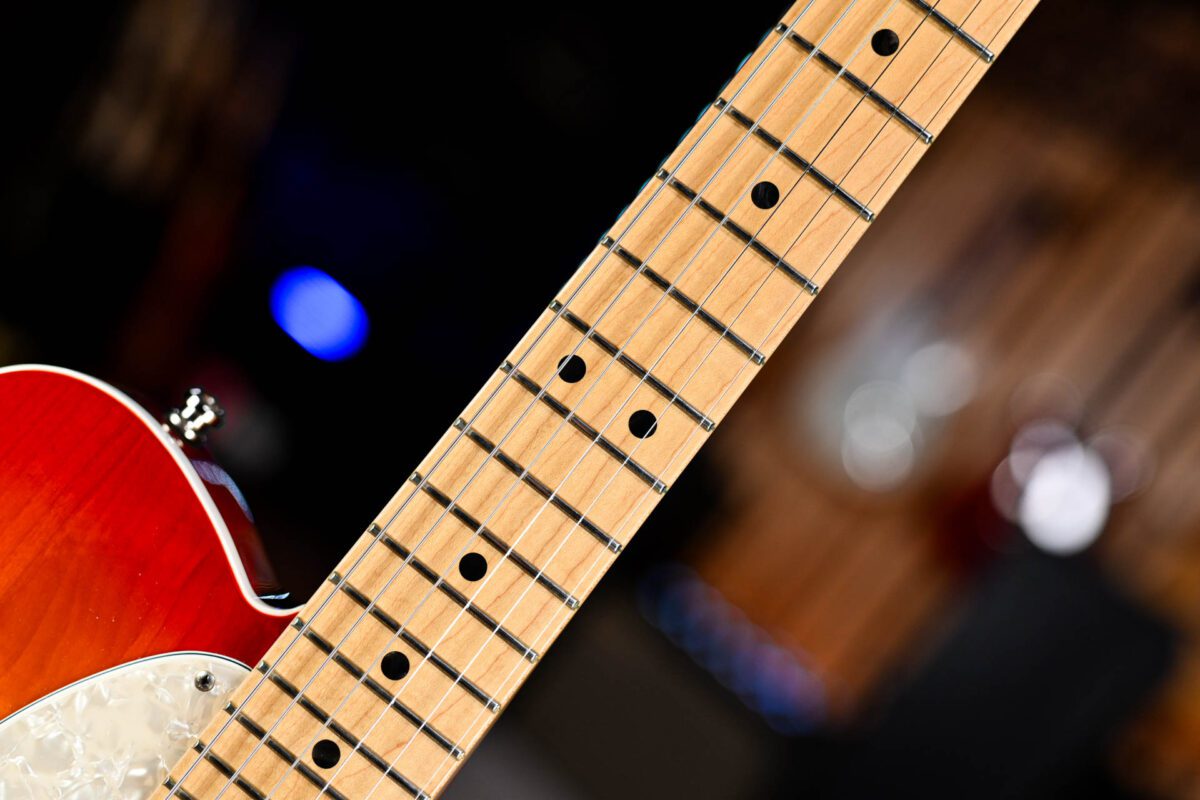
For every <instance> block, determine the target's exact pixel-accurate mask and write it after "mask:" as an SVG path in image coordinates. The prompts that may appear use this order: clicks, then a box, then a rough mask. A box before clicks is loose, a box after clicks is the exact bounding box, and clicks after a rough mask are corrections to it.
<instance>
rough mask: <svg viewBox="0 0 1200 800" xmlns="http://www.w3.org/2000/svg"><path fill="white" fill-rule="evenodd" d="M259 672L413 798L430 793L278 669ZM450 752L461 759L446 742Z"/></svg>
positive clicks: (261, 667) (262, 667)
mask: <svg viewBox="0 0 1200 800" xmlns="http://www.w3.org/2000/svg"><path fill="white" fill-rule="evenodd" d="M258 671H259V672H261V673H262V674H263V675H264V676H266V679H267V680H269V681H270V682H271V683H273V684H275V686H276V687H277V688H278V689H279V690H280V691H282V692H283V693H284V694H285V695H287V696H288V697H290V698H291V699H292V701H293V702H295V703H296V704H297V705H298V706H299V707H300V708H302V709H304V710H305V711H307V712H308V713H309V714H310V715H312V717H313V719H315V720H316V721H317V722H319V723H321V725H322V726H323V727H325V728H327V729H328V730H329V731H331V732H332V733H333V734H334V735H335V736H337V737H338V738H339V739H341V740H342V741H343V742H344V743H345V744H346V745H348V746H349V747H351V748H352V749H353V750H354V751H355V752H357V753H358V754H359V755H361V756H362V757H363V758H365V759H366V760H367V761H368V762H369V763H370V764H371V766H373V767H375V768H376V769H377V770H379V771H380V772H381V773H382V774H383V775H384V776H385V777H386V778H388V779H389V780H390V781H392V782H393V783H395V784H396V785H398V786H400V787H401V788H403V789H404V790H405V791H406V792H408V793H409V794H411V795H412V796H413V797H419V798H425V797H428V795H426V794H425V792H423V791H421V789H420V788H418V787H417V785H416V784H415V783H413V782H412V781H410V780H409V779H408V778H406V777H404V776H403V775H401V774H400V773H399V772H397V771H396V770H394V769H392V768H391V766H390V765H389V764H388V762H387V761H386V760H385V759H384V758H383V757H382V756H380V755H379V754H378V753H376V752H375V751H374V750H372V749H371V748H370V747H368V746H367V745H366V743H364V742H363V741H362V740H361V739H359V738H358V737H357V736H355V735H354V734H353V733H351V732H350V731H349V730H347V729H346V727H345V726H344V725H342V724H341V723H339V722H338V721H337V720H336V719H333V718H332V717H330V716H329V714H328V712H326V711H325V710H324V709H323V708H321V707H320V706H319V705H317V704H316V703H314V702H313V701H312V700H310V699H309V698H307V697H306V696H305V695H304V694H303V693H302V692H301V691H300V690H299V689H298V688H296V687H295V686H294V685H292V683H291V682H290V681H288V680H287V679H285V678H283V677H282V676H280V675H279V673H278V672H273V671H272V670H271V669H270V667H269V665H268V664H267V663H266V662H265V661H264V662H262V663H261V664H259V666H258ZM446 746H447V748H448V751H449V752H450V754H451V755H453V756H454V758H455V760H462V758H463V755H464V754H463V752H462V751H461V750H459V749H458V748H457V747H454V746H453V745H449V744H447V745H446Z"/></svg>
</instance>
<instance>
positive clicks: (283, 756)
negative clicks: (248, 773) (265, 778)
mask: <svg viewBox="0 0 1200 800" xmlns="http://www.w3.org/2000/svg"><path fill="white" fill-rule="evenodd" d="M222 710H223V711H224V712H225V713H226V714H228V715H229V718H230V720H231V721H236V722H237V723H238V724H239V725H241V726H242V727H243V728H245V729H246V730H248V731H250V734H251V735H252V736H254V737H255V738H256V739H259V740H261V741H262V742H263V743H264V744H266V746H267V749H268V750H270V751H271V752H272V753H274V754H275V755H276V756H277V757H279V759H280V760H282V761H284V762H288V763H290V764H291V765H292V766H291V767H290V768H289V769H295V770H296V771H297V772H299V773H300V774H301V775H302V776H304V778H305V780H307V781H308V782H309V783H311V784H312V785H313V786H316V787H317V788H318V789H319V790H321V791H322V792H323V793H325V794H328V795H329V796H330V797H332V798H334V800H350V798H348V797H346V796H345V795H344V794H342V793H341V792H339V791H338V790H337V789H334V788H333V787H332V786H329V785H327V784H325V783H324V782H323V781H322V780H321V776H320V775H318V774H317V773H315V772H313V771H312V768H311V767H309V766H308V765H307V764H305V763H304V762H303V761H301V760H300V758H299V757H297V756H296V755H294V754H293V753H292V751H291V750H288V749H287V747H286V746H284V745H283V743H281V742H280V741H279V740H278V739H275V738H273V737H272V736H271V735H270V734H269V733H268V732H267V731H266V729H264V728H263V727H262V726H261V725H259V724H258V723H257V722H255V721H254V720H252V719H251V718H250V717H248V716H246V714H245V713H243V712H241V711H238V710H237V707H236V706H234V705H233V703H229V704H227V705H226V706H225V708H224V709H222ZM289 710H290V707H289ZM284 713H287V712H284ZM212 745H213V742H209V743H208V745H206V747H205V750H206V751H208V752H210V753H211V752H212ZM255 752H256V753H257V752H258V750H257V748H256V749H255ZM252 757H253V754H252V755H251V758H252ZM244 766H245V764H243V765H242V766H241V767H238V768H237V769H236V770H234V775H235V776H237V775H239V774H240V773H241V770H242V767H244ZM287 774H288V773H287V772H284V776H286V775H287ZM235 779H236V778H231V779H230V780H231V781H232V780H235ZM280 780H281V781H282V778H281V779H280ZM228 785H229V784H227V785H226V786H227V787H228ZM278 788H279V785H278V784H276V786H275V789H278ZM275 789H272V790H271V795H273V794H274V793H275ZM221 791H224V789H222V790H221ZM271 795H267V796H268V797H270V796H271ZM220 796H221V795H219V794H218V795H217V797H220ZM419 800H430V798H429V796H428V795H425V796H424V797H423V798H420V799H419Z"/></svg>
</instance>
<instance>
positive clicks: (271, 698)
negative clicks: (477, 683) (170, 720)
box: [213, 661, 492, 798]
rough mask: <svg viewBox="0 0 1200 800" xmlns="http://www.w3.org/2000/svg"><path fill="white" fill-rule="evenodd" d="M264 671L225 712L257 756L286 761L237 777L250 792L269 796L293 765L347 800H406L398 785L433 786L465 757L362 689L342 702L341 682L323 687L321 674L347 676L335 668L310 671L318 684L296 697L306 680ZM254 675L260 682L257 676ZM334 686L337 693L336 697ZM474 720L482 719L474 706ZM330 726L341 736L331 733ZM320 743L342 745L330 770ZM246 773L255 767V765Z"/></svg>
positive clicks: (304, 675) (277, 668) (302, 676)
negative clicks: (254, 742) (321, 758)
mask: <svg viewBox="0 0 1200 800" xmlns="http://www.w3.org/2000/svg"><path fill="white" fill-rule="evenodd" d="M267 664H268V665H269V666H268V669H269V671H270V677H269V678H267V677H266V676H263V677H264V679H263V680H262V682H261V683H259V688H258V691H256V692H254V693H253V694H252V695H250V696H247V697H245V698H235V699H234V700H233V701H231V702H230V704H229V706H228V707H227V709H226V712H227V713H228V714H229V715H230V716H232V717H233V718H234V719H235V720H237V721H238V722H239V723H241V725H242V727H243V728H245V729H246V730H247V731H248V732H249V733H250V735H251V736H252V737H254V738H256V739H258V740H259V741H260V742H262V743H263V746H262V747H261V748H260V749H259V752H260V753H265V752H267V751H268V750H269V751H271V752H273V753H274V754H275V755H276V757H277V759H287V758H288V756H289V755H290V756H291V758H290V759H289V760H288V762H287V764H284V765H283V766H284V767H285V769H283V770H278V765H275V764H273V762H264V765H263V769H260V770H259V771H258V772H255V771H253V770H247V769H243V770H242V772H243V774H246V775H247V777H248V778H249V779H251V780H252V781H253V782H254V783H255V785H257V786H259V787H263V788H265V789H266V790H267V791H271V788H270V787H273V786H274V785H275V782H276V781H277V780H278V777H279V776H280V775H283V774H285V772H286V767H287V765H288V764H295V765H296V767H297V768H301V767H303V768H305V769H307V770H309V771H310V772H311V773H312V775H313V777H315V778H316V779H317V780H318V781H319V782H320V783H319V784H318V786H323V785H324V783H325V781H326V780H329V779H332V788H333V789H334V790H336V791H338V792H340V793H342V794H343V795H345V796H347V797H352V798H353V797H364V796H366V794H367V793H368V792H370V791H371V790H372V788H373V787H378V788H377V789H375V792H374V793H373V794H372V796H373V797H409V798H411V797H412V796H414V792H412V791H409V790H408V789H407V788H406V787H405V784H404V783H402V782H400V781H399V780H398V778H400V777H403V778H405V779H407V782H408V784H409V785H410V786H412V787H413V788H414V789H416V787H422V788H423V787H425V786H427V785H428V784H429V783H430V782H431V781H433V780H434V779H435V773H436V771H437V769H438V768H439V767H438V765H440V764H442V763H443V762H446V761H449V762H453V761H456V760H459V759H461V757H462V750H461V749H459V748H457V747H456V746H454V745H449V749H448V746H447V743H446V742H443V741H439V737H441V738H444V737H442V734H441V733H440V732H435V735H433V736H431V735H430V734H428V733H427V732H426V730H425V729H424V728H422V727H421V723H420V722H419V721H414V720H411V719H409V718H408V716H401V715H399V714H395V713H393V712H392V711H391V710H390V709H389V708H388V707H386V706H385V705H384V703H383V702H381V701H380V700H379V698H377V697H376V696H375V695H374V694H372V693H370V692H368V691H365V690H362V689H361V688H360V689H359V690H357V691H354V692H352V693H350V694H349V695H348V696H345V695H343V689H342V687H343V686H344V682H342V683H338V684H330V683H326V682H324V681H323V680H321V678H322V677H323V676H324V674H325V669H328V670H329V672H331V673H332V674H334V675H336V676H341V675H343V674H344V673H342V672H341V671H340V670H337V669H336V668H334V667H327V668H325V669H322V668H321V667H320V666H316V667H314V670H315V671H316V674H317V675H318V678H317V679H316V680H312V681H310V682H309V685H308V687H307V688H306V689H305V690H304V691H303V692H301V691H300V687H302V686H304V684H305V682H306V680H308V678H309V677H310V676H309V675H308V674H307V673H296V674H288V673H287V672H286V671H285V670H283V669H281V668H280V665H273V664H272V662H270V661H267ZM319 664H320V662H318V665H319ZM258 671H259V673H260V675H261V674H262V670H261V669H260V670H258ZM335 686H336V687H337V688H338V691H334V690H333V689H334V687H335ZM334 709H336V712H335V711H334ZM476 713H480V709H479V708H478V706H476ZM483 716H485V717H487V718H491V717H492V715H490V714H486V715H483ZM331 720H332V721H333V722H334V723H336V725H337V727H338V729H339V730H340V733H339V730H334V729H333V727H332V726H331V725H329V722H330V721H331ZM256 729H257V730H256ZM322 739H327V740H330V741H333V742H334V744H338V745H339V749H340V756H339V758H338V761H337V764H336V765H335V766H334V767H322V766H320V765H318V764H317V763H315V762H314V759H313V757H312V749H313V746H314V745H315V744H316V743H317V742H318V741H320V740H322ZM213 749H218V748H217V747H214V748H213ZM222 755H223V754H222ZM223 757H225V758H226V760H227V761H229V760H231V759H229V758H228V757H227V756H224V755H223ZM381 764H382V765H390V768H391V769H392V770H393V771H394V775H387V774H385V773H384V772H383V770H381V769H380V765H381ZM250 765H251V766H253V765H254V760H253V759H252V760H251V762H250ZM276 770H278V771H276ZM418 791H419V790H418Z"/></svg>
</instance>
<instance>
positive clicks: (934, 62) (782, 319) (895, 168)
mask: <svg viewBox="0 0 1200 800" xmlns="http://www.w3.org/2000/svg"><path fill="white" fill-rule="evenodd" d="M977 6H978V2H977V3H976V7H977ZM1016 10H1017V9H1015V8H1014V11H1013V12H1012V13H1011V14H1010V18H1011V16H1012V14H1015V13H1016ZM973 11H974V8H973V9H972V12H973ZM923 21H924V20H923ZM965 22H966V21H965V20H964V23H962V24H965ZM951 41H952V38H947V41H946V42H945V43H944V44H943V46H942V49H941V51H939V54H938V56H935V58H934V60H933V62H931V64H930V66H929V67H927V68H926V69H925V71H924V72H923V73H922V75H921V77H920V78H918V81H917V84H916V85H919V84H920V81H921V80H922V79H923V78H924V77H925V75H927V74H928V72H929V70H930V69H931V68H932V67H933V66H935V65H936V63H937V60H938V58H940V56H941V55H942V53H944V51H945V49H946V48H947V47H949V46H950V43H951ZM973 68H974V65H972V66H971V67H970V68H969V69H968V71H967V73H965V74H964V75H963V77H962V78H960V80H959V81H958V84H956V87H957V85H961V83H962V81H964V80H965V79H966V77H967V76H968V75H969V73H970V70H971V69H973ZM885 70H886V68H885ZM877 79H878V78H877ZM877 79H876V80H877ZM916 85H914V87H913V89H911V90H910V91H909V92H908V93H907V94H906V95H905V99H907V97H908V96H909V95H911V93H912V91H913V90H915V88H916ZM860 102H861V101H860ZM902 102H903V101H901V103H902ZM946 102H948V100H947V101H945V102H943V103H942V105H941V106H940V107H939V111H938V112H935V117H934V118H935V119H936V114H937V113H940V109H941V108H943V107H944V106H945V103H946ZM894 116H895V115H894V114H889V115H888V117H887V118H886V119H885V124H884V125H883V126H881V127H880V130H879V131H877V132H876V134H875V135H874V136H873V137H872V140H871V142H870V143H869V144H868V146H867V150H865V151H864V153H863V154H862V155H860V156H859V157H858V159H856V160H855V162H854V163H853V164H852V165H851V166H850V168H849V169H848V170H847V172H846V174H847V175H849V174H850V172H851V171H852V170H853V168H854V166H857V164H858V163H859V162H860V161H861V159H862V157H863V156H865V154H866V152H867V151H869V149H870V146H871V144H873V143H874V142H875V141H876V140H877V139H878V137H879V135H881V134H882V132H883V130H884V129H885V128H886V124H887V122H888V120H890V118H892V117H894ZM915 146H916V140H914V141H913V142H911V143H910V144H909V146H908V148H907V149H906V150H905V154H904V155H903V156H901V157H900V158H899V159H898V160H897V162H896V164H895V165H894V166H893V168H892V169H891V170H890V171H889V173H888V177H887V178H886V179H885V180H884V181H883V182H882V183H881V185H880V188H879V189H877V190H876V191H875V193H874V194H873V195H872V199H873V198H875V197H877V196H878V194H879V192H880V191H882V188H883V186H884V185H886V183H887V181H888V180H890V177H891V176H892V175H894V174H895V172H896V170H897V169H899V166H900V165H901V164H902V163H903V161H904V159H905V158H906V157H907V154H908V153H911V151H912V148H913V147H915ZM831 199H832V193H831V194H830V196H829V197H827V198H826V201H825V202H829V201H830V200H831ZM819 211H820V209H818V213H819ZM814 217H815V215H814ZM855 222H856V221H852V223H851V226H850V228H848V229H847V231H846V232H845V233H843V234H842V236H841V237H840V238H839V241H838V243H837V244H835V246H834V247H833V248H832V249H831V251H830V253H829V255H827V256H826V258H825V260H824V261H823V262H822V266H823V265H824V263H827V262H828V259H829V258H830V257H832V255H833V253H835V252H836V251H837V246H838V245H840V243H841V241H843V240H844V239H845V236H846V235H848V234H849V232H850V230H852V228H853V224H854V223H855ZM801 235H803V234H801ZM798 238H799V237H798ZM761 288H762V287H761V286H760V289H761ZM756 294H757V292H756ZM794 303H795V301H793V303H792V305H793V306H794ZM748 305H749V303H747V306H748ZM743 310H744V309H743ZM789 314H790V307H789V311H788V312H785V313H784V314H783V315H782V316H781V317H780V319H779V320H778V321H777V322H776V323H775V325H774V326H773V327H772V329H771V331H770V332H768V334H767V336H766V337H765V338H764V342H765V341H768V340H769V339H770V337H771V336H772V335H773V334H774V331H775V330H776V329H777V328H778V326H779V324H781V323H782V322H783V321H785V320H786V319H787V317H788V316H789ZM739 316H740V312H739ZM744 368H745V365H743V367H742V369H744ZM697 371H698V370H697ZM693 374H695V373H693ZM689 381H690V379H689ZM685 385H686V384H685ZM728 388H732V384H730V386H729V387H727V389H726V391H727V390H728ZM693 434H694V432H693ZM683 449H686V448H683ZM599 563H600V562H599V559H596V560H595V561H594V563H593V565H592V568H591V569H590V570H589V573H590V572H591V571H592V570H594V569H595V567H596V566H597V565H598V564H599ZM588 579H589V577H588V576H587V575H585V577H584V579H583V580H582V581H581V582H580V585H586V583H587V581H588ZM528 590H529V587H526V590H525V592H526V593H527V592H528ZM560 611H561V610H560V609H555V611H554V612H553V616H552V619H551V620H550V621H548V622H547V625H546V626H545V627H544V628H543V631H544V630H547V629H549V628H550V627H551V626H552V625H553V624H554V619H553V617H556V616H557V615H558V614H559V613H560ZM515 672H516V670H515V669H514V670H513V671H511V672H510V673H509V676H508V678H507V679H506V683H507V680H508V679H510V678H511V677H512V676H513V674H515ZM503 686H504V684H502V687H503ZM447 696H449V692H447V694H446V695H444V696H443V698H442V699H443V701H444V700H445V698H446V697H447ZM435 710H436V709H435ZM481 716H482V715H481V714H479V713H477V714H476V722H475V723H474V724H478V721H479V719H480V718H481ZM470 735H471V734H468V737H467V738H468V740H469V738H470ZM410 743H411V742H410ZM405 749H407V745H406V747H405ZM402 756H403V752H401V754H399V755H398V756H397V757H396V760H394V761H393V762H392V766H394V765H395V762H396V761H398V760H399V758H401V757H402ZM445 761H446V757H445V756H444V757H443V763H445ZM439 780H440V779H439V778H436V777H435V779H434V785H439V784H438V781H439ZM381 782H382V777H381V778H380V779H378V780H377V783H376V788H377V787H378V785H380V783H381ZM326 785H327V786H328V785H329V784H328V783H327V784H326ZM372 791H373V790H372ZM368 796H370V795H368Z"/></svg>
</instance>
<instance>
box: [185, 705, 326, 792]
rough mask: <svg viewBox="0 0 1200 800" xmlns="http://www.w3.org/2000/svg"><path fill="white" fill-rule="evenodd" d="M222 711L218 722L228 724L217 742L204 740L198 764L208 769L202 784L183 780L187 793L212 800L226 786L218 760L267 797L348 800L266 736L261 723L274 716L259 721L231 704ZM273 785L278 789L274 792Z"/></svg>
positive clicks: (272, 718) (306, 765) (265, 730)
mask: <svg viewBox="0 0 1200 800" xmlns="http://www.w3.org/2000/svg"><path fill="white" fill-rule="evenodd" d="M222 711H223V712H224V715H225V716H224V717H223V718H221V717H219V718H218V719H227V720H229V721H230V722H231V723H232V724H231V725H230V726H229V727H228V728H227V729H226V733H225V734H224V735H222V736H221V737H220V738H219V739H214V740H211V741H208V743H207V745H205V746H202V747H203V749H204V750H205V751H207V755H206V756H205V757H204V759H203V761H202V763H204V764H206V765H208V766H210V767H211V768H212V769H211V772H210V773H209V774H208V775H205V776H204V777H205V778H207V780H205V781H204V783H201V782H200V781H195V782H193V780H192V779H191V778H192V776H189V779H188V780H185V781H184V783H185V785H187V786H188V787H190V788H191V791H193V792H194V793H201V794H203V796H207V797H216V794H217V790H219V789H220V788H222V787H224V786H226V785H228V784H229V778H228V775H226V774H225V772H224V771H222V770H221V769H220V768H217V767H215V765H214V764H213V762H214V760H218V759H219V760H220V761H221V762H224V764H226V765H229V766H234V765H236V770H237V772H238V775H239V776H240V777H241V778H242V780H243V781H246V782H248V783H250V784H253V785H254V786H257V787H261V790H262V792H263V793H264V794H267V796H268V797H288V798H292V797H296V798H316V797H317V796H319V795H320V794H325V795H327V796H329V797H332V798H334V799H335V800H349V798H348V797H347V795H346V793H345V792H344V791H343V790H342V788H341V786H340V785H339V786H329V787H325V780H324V779H323V778H322V777H321V775H320V774H319V773H318V772H317V771H316V769H315V768H314V767H313V766H311V765H310V764H308V763H306V762H305V760H304V759H302V758H298V757H297V756H296V754H295V752H294V751H293V750H292V749H290V748H289V747H288V746H287V744H285V743H284V742H282V741H280V739H279V737H277V736H275V735H272V734H269V733H268V731H267V728H268V727H269V724H267V723H266V722H265V720H266V719H270V720H275V717H274V716H270V717H266V718H264V721H263V722H259V721H258V720H255V719H254V718H252V717H251V716H250V715H249V714H247V713H245V712H243V711H239V710H238V708H237V706H235V705H234V704H233V703H228V704H226V705H225V707H224V708H222ZM201 739H202V740H203V739H204V737H201ZM251 752H253V753H254V755H253V756H251V755H250V753H251ZM197 755H198V753H197ZM210 756H212V757H210ZM189 757H191V756H190V754H189ZM281 779H282V780H283V782H282V783H280V780H281ZM205 784H207V786H205ZM234 785H237V784H234ZM276 786H278V787H279V788H278V789H274V787H276ZM239 788H241V787H239ZM322 788H324V792H323V793H322V791H321V790H322Z"/></svg>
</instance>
